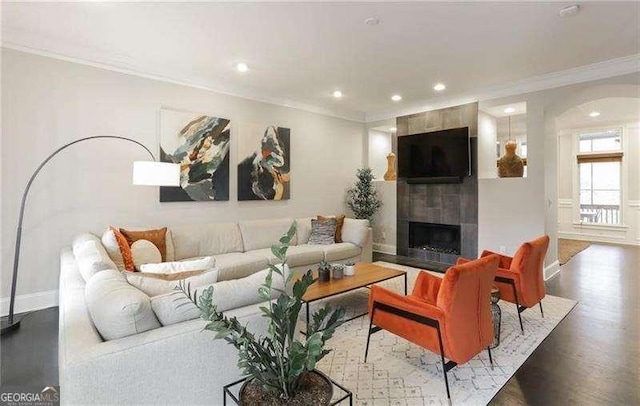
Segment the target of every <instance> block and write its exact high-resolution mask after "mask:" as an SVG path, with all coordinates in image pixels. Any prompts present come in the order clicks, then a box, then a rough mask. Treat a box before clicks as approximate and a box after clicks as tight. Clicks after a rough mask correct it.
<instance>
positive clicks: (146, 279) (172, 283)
mask: <svg viewBox="0 0 640 406" xmlns="http://www.w3.org/2000/svg"><path fill="white" fill-rule="evenodd" d="M124 275H125V277H126V278H127V282H129V283H130V284H131V285H133V286H135V287H136V288H138V289H140V290H141V291H142V292H143V293H145V294H147V295H148V296H149V297H154V296H159V295H164V294H165V293H174V292H176V287H178V286H179V285H180V283H185V284H186V285H187V286H189V285H190V286H191V289H195V288H198V287H199V286H204V285H210V284H212V283H216V282H217V281H218V270H217V269H215V268H214V269H209V270H207V271H186V272H180V273H174V274H166V275H163V274H155V273H146V272H124Z"/></svg>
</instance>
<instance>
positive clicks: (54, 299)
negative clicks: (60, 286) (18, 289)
mask: <svg viewBox="0 0 640 406" xmlns="http://www.w3.org/2000/svg"><path fill="white" fill-rule="evenodd" d="M9 302H10V298H8V297H3V298H2V299H0V312H1V314H2V316H6V315H8V314H9ZM55 306H58V290H45V291H42V292H36V293H27V294H26V295H18V296H16V303H15V306H14V313H15V314H19V313H24V312H32V311H34V310H41V309H47V308H49V307H55Z"/></svg>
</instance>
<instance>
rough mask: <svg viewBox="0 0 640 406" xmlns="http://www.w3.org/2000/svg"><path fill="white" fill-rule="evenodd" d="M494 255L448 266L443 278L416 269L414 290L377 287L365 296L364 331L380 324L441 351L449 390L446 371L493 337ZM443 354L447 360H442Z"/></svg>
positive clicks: (471, 355) (481, 348) (433, 350)
mask: <svg viewBox="0 0 640 406" xmlns="http://www.w3.org/2000/svg"><path fill="white" fill-rule="evenodd" d="M498 262H499V258H498V256H497V255H490V256H486V257H484V258H480V259H477V260H475V261H469V262H467V263H464V264H461V265H455V266H452V267H451V268H449V269H448V270H447V272H446V273H445V275H444V278H442V279H441V278H438V277H436V276H433V275H430V274H428V273H426V272H420V274H419V275H418V278H417V279H416V282H415V286H414V288H413V292H412V293H411V294H410V295H408V296H403V295H400V294H398V293H395V292H393V291H390V290H388V289H385V288H383V287H381V286H375V285H374V286H372V287H371V293H370V295H369V318H370V324H369V334H368V335H367V347H366V349H365V354H364V360H365V362H366V361H367V354H368V353H369V342H370V338H371V334H373V333H375V332H377V331H380V330H382V329H384V330H387V331H389V332H391V333H393V334H395V335H398V336H400V337H403V338H405V339H407V340H409V341H411V342H412V343H414V344H417V345H419V346H421V347H424V348H426V349H428V350H430V351H432V352H434V353H436V354H440V359H441V361H442V366H443V371H444V381H445V385H446V388H447V397H449V398H450V397H451V396H450V393H449V380H448V379H447V371H449V370H450V369H451V368H453V367H455V366H456V365H457V364H462V363H465V362H467V361H469V360H470V359H471V358H473V357H475V356H476V355H478V354H479V353H480V352H481V351H482V350H484V349H487V350H489V360H490V361H491V364H492V365H493V359H492V358H491V350H490V349H489V345H490V344H491V343H492V341H493V323H492V320H491V310H490V300H491V287H492V286H493V279H494V277H495V273H496V270H497V268H498ZM445 358H447V359H449V361H448V362H446V363H445Z"/></svg>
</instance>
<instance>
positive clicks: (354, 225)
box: [342, 218, 371, 248]
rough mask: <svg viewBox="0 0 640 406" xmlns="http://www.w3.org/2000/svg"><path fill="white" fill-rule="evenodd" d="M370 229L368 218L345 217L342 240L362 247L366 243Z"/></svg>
mask: <svg viewBox="0 0 640 406" xmlns="http://www.w3.org/2000/svg"><path fill="white" fill-rule="evenodd" d="M370 229H371V228H370V226H369V221H368V220H358V219H352V218H345V219H344V224H343V225H342V241H343V242H350V243H352V244H355V245H357V246H358V247H360V248H363V247H364V245H365V244H366V243H367V239H368V233H369V230H370Z"/></svg>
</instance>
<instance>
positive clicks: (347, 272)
mask: <svg viewBox="0 0 640 406" xmlns="http://www.w3.org/2000/svg"><path fill="white" fill-rule="evenodd" d="M355 274H356V266H355V265H345V266H344V276H353V275H355Z"/></svg>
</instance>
